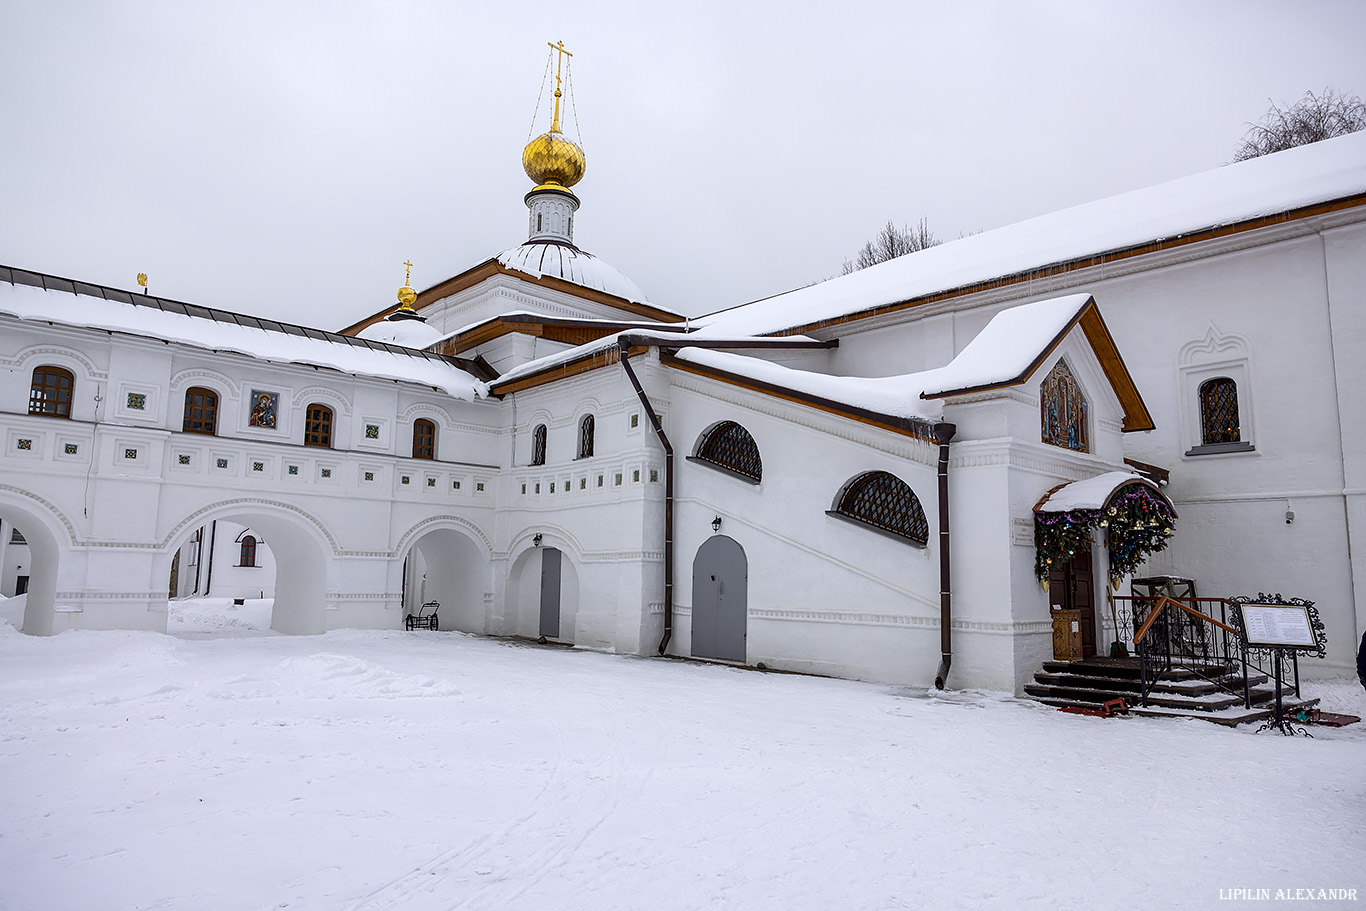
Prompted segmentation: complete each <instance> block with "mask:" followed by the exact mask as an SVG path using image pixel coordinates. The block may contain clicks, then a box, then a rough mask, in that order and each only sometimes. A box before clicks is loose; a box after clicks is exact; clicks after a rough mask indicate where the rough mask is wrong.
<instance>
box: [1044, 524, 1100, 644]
mask: <svg viewBox="0 0 1366 911" xmlns="http://www.w3.org/2000/svg"><path fill="white" fill-rule="evenodd" d="M1048 600H1049V602H1050V604H1052V606H1054V607H1057V608H1061V609H1063V610H1075V611H1079V612H1080V613H1081V618H1080V620H1081V656H1082V657H1083V658H1092V657H1094V656H1095V654H1096V590H1095V579H1094V577H1093V576H1092V574H1091V551H1089V550H1084V551H1082V552H1081V553H1079V554H1076V555H1075V556H1073V557H1072V560H1071V562H1069V563H1064V564H1063V565H1062V566H1054V567H1053V569H1052V571H1051V572H1050V573H1049V574H1048Z"/></svg>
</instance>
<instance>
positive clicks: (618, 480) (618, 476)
mask: <svg viewBox="0 0 1366 911" xmlns="http://www.w3.org/2000/svg"><path fill="white" fill-rule="evenodd" d="M612 484H613V486H615V487H620V486H621V472H619V471H618V472H617V474H616V478H615V479H614V480H613V482H612Z"/></svg>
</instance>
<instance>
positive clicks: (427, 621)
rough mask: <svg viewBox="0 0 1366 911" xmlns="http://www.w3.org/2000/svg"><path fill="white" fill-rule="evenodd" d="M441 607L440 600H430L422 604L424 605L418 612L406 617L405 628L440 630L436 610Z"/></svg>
mask: <svg viewBox="0 0 1366 911" xmlns="http://www.w3.org/2000/svg"><path fill="white" fill-rule="evenodd" d="M440 609H441V602H440V601H428V602H427V603H426V604H424V605H422V607H420V608H419V609H418V611H417V613H415V614H409V615H408V616H406V617H404V618H403V626H404V628H405V629H410V630H414V629H430V630H439V629H440V628H441V627H440V626H439V625H438V624H437V620H436V612H437V611H439V610H440Z"/></svg>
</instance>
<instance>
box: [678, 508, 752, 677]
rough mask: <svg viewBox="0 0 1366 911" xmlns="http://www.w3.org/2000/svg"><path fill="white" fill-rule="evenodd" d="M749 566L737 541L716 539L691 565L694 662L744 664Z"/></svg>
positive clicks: (713, 539)
mask: <svg viewBox="0 0 1366 911" xmlns="http://www.w3.org/2000/svg"><path fill="white" fill-rule="evenodd" d="M748 588H749V562H748V561H747V560H746V559H745V550H744V548H743V547H741V546H740V545H739V544H738V543H737V542H736V541H735V540H734V539H732V538H728V537H726V536H725V535H714V536H712V537H710V538H708V539H707V541H706V543H705V544H703V545H702V546H701V547H699V548H698V549H697V556H696V557H695V558H694V559H693V564H692V654H693V657H694V658H722V659H724V660H726V661H744V660H745V631H746V621H747V618H748V606H747V597H748V595H747V591H748Z"/></svg>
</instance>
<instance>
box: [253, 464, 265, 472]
mask: <svg viewBox="0 0 1366 911" xmlns="http://www.w3.org/2000/svg"><path fill="white" fill-rule="evenodd" d="M251 470H252V471H265V470H266V463H265V462H252V463H251Z"/></svg>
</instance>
